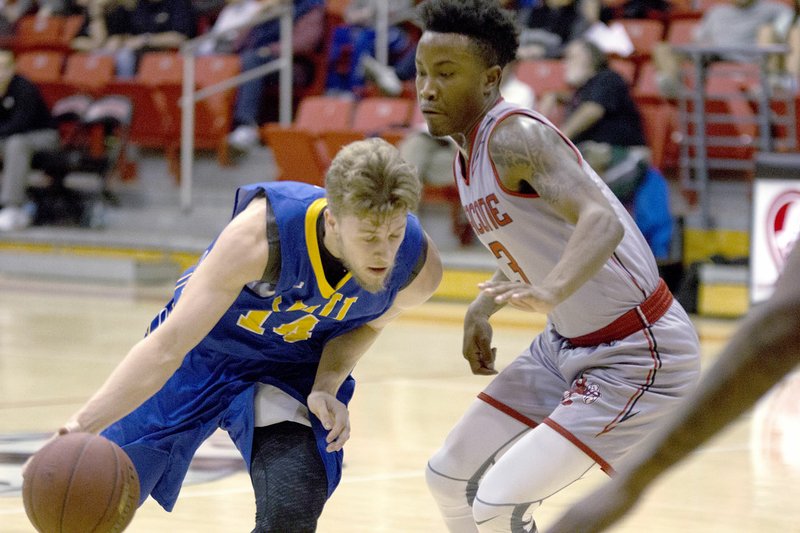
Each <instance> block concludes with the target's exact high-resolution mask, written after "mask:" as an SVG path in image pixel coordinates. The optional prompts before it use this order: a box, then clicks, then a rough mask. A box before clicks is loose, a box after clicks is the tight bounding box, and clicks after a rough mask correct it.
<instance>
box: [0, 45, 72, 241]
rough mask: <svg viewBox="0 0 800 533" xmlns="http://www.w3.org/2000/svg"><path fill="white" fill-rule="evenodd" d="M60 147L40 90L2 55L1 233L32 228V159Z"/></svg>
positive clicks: (8, 54)
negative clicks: (29, 193) (29, 184)
mask: <svg viewBox="0 0 800 533" xmlns="http://www.w3.org/2000/svg"><path fill="white" fill-rule="evenodd" d="M58 145H59V135H58V131H57V130H56V129H55V127H54V122H53V118H52V116H51V115H50V111H49V109H48V108H47V105H46V104H45V102H44V99H43V98H42V95H41V94H40V93H39V89H38V88H37V87H36V85H34V84H33V83H31V82H30V81H28V80H27V79H25V78H24V77H22V76H20V75H19V74H16V73H15V62H14V55H13V54H12V53H11V52H9V51H5V50H3V51H0V149H1V151H2V157H3V174H2V182H0V206H2V208H0V231H13V230H16V229H21V228H25V227H27V226H29V225H30V224H31V220H32V213H31V212H29V211H28V210H26V209H25V204H26V202H27V198H26V196H25V186H26V185H27V178H28V174H29V173H30V170H31V157H32V156H33V153H34V152H35V151H37V150H49V149H55V148H57V147H58Z"/></svg>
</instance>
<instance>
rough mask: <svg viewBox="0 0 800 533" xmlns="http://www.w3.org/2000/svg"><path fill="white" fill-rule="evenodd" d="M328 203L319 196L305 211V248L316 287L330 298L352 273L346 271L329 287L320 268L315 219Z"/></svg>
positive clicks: (325, 296) (320, 260) (320, 261)
mask: <svg viewBox="0 0 800 533" xmlns="http://www.w3.org/2000/svg"><path fill="white" fill-rule="evenodd" d="M326 205H328V200H326V199H325V198H319V199H317V200H315V201H314V202H313V203H312V204H311V205H310V206H308V210H307V211H306V225H305V226H306V248H308V257H309V259H310V260H311V266H312V268H313V269H314V277H315V278H316V280H317V287H319V292H320V294H322V296H323V297H324V298H330V297H331V296H333V293H334V292H336V291H337V290H339V289H340V288H342V287H343V286H344V284H345V283H347V282H348V281H349V280H350V277H351V276H352V274H351V273H350V272H348V273H347V274H345V276H344V277H343V278H342V279H341V281H339V284H338V285H336V288H333V287H331V285H330V283H328V280H327V279H326V278H325V271H324V270H323V269H322V257H321V256H320V251H319V239H318V237H317V219H318V218H319V216H320V214H321V213H322V210H323V209H324V208H325V206H326Z"/></svg>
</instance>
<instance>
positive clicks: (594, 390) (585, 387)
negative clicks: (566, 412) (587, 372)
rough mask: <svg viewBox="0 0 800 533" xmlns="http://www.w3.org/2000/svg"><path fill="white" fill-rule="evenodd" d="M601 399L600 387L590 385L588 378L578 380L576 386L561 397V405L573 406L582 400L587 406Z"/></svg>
mask: <svg viewBox="0 0 800 533" xmlns="http://www.w3.org/2000/svg"><path fill="white" fill-rule="evenodd" d="M599 397H600V387H599V386H598V385H596V384H594V383H589V381H588V380H587V379H586V378H578V379H576V380H575V384H574V385H573V386H572V388H571V389H570V390H568V391H564V394H563V396H562V397H561V405H572V402H574V401H575V400H578V399H580V401H582V402H583V403H585V404H590V403H594V401H595V400H597V399H598V398H599Z"/></svg>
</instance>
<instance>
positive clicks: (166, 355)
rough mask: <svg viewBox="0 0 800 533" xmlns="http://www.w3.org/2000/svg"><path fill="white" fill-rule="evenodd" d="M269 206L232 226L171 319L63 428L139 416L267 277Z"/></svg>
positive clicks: (252, 209) (93, 428)
mask: <svg viewBox="0 0 800 533" xmlns="http://www.w3.org/2000/svg"><path fill="white" fill-rule="evenodd" d="M265 202H266V201H265V200H261V201H258V200H254V202H253V204H251V205H250V206H248V207H247V208H246V209H245V211H244V212H242V213H241V214H240V215H238V216H237V217H236V218H235V219H233V220H232V221H231V222H230V223H229V224H228V226H227V227H226V228H225V229H224V230H223V231H222V233H221V234H220V236H219V238H218V239H217V241H216V243H215V245H214V247H213V249H212V250H211V251H210V253H209V254H208V255H207V256H206V257H205V258H204V259H203V261H202V262H201V263H200V264H199V265H198V266H197V268H196V270H195V271H194V273H193V274H192V276H191V278H190V280H189V282H188V283H187V285H186V287H184V290H183V293H182V294H181V298H180V300H178V303H177V304H176V305H175V308H174V309H173V311H172V313H171V314H170V315H169V317H167V319H166V320H165V321H164V322H163V323H162V324H161V325H160V326H159V327H158V328H156V329H155V330H154V331H153V332H152V333H151V334H150V335H148V336H147V337H145V338H143V339H142V340H140V341H139V342H138V343H136V345H134V346H133V348H132V349H131V350H130V351H129V352H128V354H127V355H126V356H125V358H124V359H123V360H122V361H121V362H120V364H119V365H118V366H117V367H116V368H115V369H114V371H113V372H112V373H111V375H110V376H109V377H108V379H107V380H106V382H105V383H104V384H103V385H102V386H101V387H100V389H99V390H98V391H97V392H96V393H95V394H94V395H93V396H92V397H91V398H90V399H89V401H88V402H87V403H86V404H85V405H84V406H83V407H82V408H81V409H80V410H79V411H78V412H77V413H76V414H75V415H74V416H73V417H72V418H71V419H70V420H69V422H67V424H66V425H65V427H64V428H62V429H65V430H67V431H88V432H99V431H101V430H103V429H104V428H105V427H107V426H108V425H110V424H112V423H113V422H115V421H117V420H119V419H120V418H122V417H123V416H125V415H127V414H128V413H130V412H131V411H133V410H134V409H135V408H136V407H138V406H139V405H140V404H141V403H142V402H144V401H145V400H147V399H148V398H149V397H150V396H152V395H153V394H154V393H155V392H157V391H158V390H159V389H160V388H161V387H162V386H163V385H164V383H165V382H166V381H167V379H169V377H170V376H171V375H172V374H173V373H174V372H175V370H176V369H177V368H178V367H179V366H180V364H181V362H182V361H183V358H184V357H185V355H186V353H188V352H189V350H191V349H192V348H194V346H195V345H197V344H198V343H199V342H200V341H201V340H202V339H203V337H205V336H206V335H207V334H208V332H209V331H211V328H212V327H213V326H214V325H215V324H216V323H217V321H218V320H219V319H220V317H222V315H223V313H224V312H225V310H226V309H228V307H230V305H231V304H232V303H233V301H234V300H235V299H236V297H237V296H238V294H239V293H240V292H241V290H242V287H243V286H244V285H245V284H246V283H248V282H250V281H253V280H255V279H259V278H260V277H261V275H262V274H263V272H264V268H265V266H266V262H267V254H268V245H267V240H266V231H265V230H266V222H265V221H266V214H265V209H266V203H265ZM62 432H63V431H62Z"/></svg>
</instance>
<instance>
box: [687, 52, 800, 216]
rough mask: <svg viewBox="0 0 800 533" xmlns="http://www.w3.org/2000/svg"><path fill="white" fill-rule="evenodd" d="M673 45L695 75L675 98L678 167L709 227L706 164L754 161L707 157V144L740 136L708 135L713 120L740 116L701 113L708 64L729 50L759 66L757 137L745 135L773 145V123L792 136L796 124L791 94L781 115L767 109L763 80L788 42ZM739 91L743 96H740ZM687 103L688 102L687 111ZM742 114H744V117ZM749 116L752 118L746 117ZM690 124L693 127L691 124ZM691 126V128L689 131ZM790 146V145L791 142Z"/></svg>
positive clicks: (729, 142) (762, 145) (740, 165)
mask: <svg viewBox="0 0 800 533" xmlns="http://www.w3.org/2000/svg"><path fill="white" fill-rule="evenodd" d="M675 49H676V51H678V52H680V53H682V54H683V55H685V56H686V57H687V58H688V59H689V60H690V61H691V63H692V72H693V75H694V79H693V80H692V82H691V83H692V84H693V87H692V88H689V87H687V86H688V85H689V83H684V88H683V90H682V91H681V93H680V98H679V110H680V113H679V117H680V133H681V142H680V152H681V153H680V172H681V181H682V185H683V186H684V187H685V188H686V189H689V190H694V191H695V192H696V193H697V197H698V201H699V204H700V210H701V218H702V224H703V226H704V227H712V226H713V224H714V223H713V220H712V217H711V208H710V199H709V197H708V180H709V172H708V171H709V168H725V169H738V170H749V169H751V167H753V166H754V162H752V161H741V160H731V159H724V158H710V157H709V156H708V150H709V148H712V147H726V146H727V147H732V146H742V143H743V141H742V139H736V138H726V137H714V138H711V137H709V136H708V135H707V132H706V126H707V125H708V124H709V123H710V122H714V123H718V124H719V123H736V122H737V121H739V120H741V119H739V118H736V117H721V116H718V115H711V114H708V113H706V100H707V96H708V95H707V94H706V79H707V69H708V68H709V67H710V66H711V64H712V63H714V62H715V61H719V60H720V59H719V58H720V57H725V56H727V55H733V54H735V55H736V56H739V57H743V58H749V60H750V62H751V63H752V64H756V65H758V68H759V90H758V91H757V108H758V110H757V113H756V116H755V122H756V126H757V128H758V139H749V140H748V144H751V145H753V146H754V147H756V148H757V149H758V150H760V151H762V152H769V151H771V150H772V149H773V148H774V139H773V138H772V136H771V126H772V125H782V126H784V127H787V129H788V130H789V133H788V134H787V137H788V139H789V140H790V142H791V143H793V142H794V139H795V138H796V136H795V128H796V124H795V122H794V97H793V96H787V98H786V102H787V113H786V115H787V118H786V119H780V118H778V117H776V116H775V114H774V113H773V112H772V110H771V107H770V104H771V101H772V95H771V94H770V88H769V83H768V73H767V62H768V59H769V58H770V57H771V56H774V55H776V54H784V53H785V52H786V51H787V47H786V46H784V45H768V46H709V45H702V44H687V45H681V46H676V47H675ZM740 97H743V96H740ZM689 103H691V104H692V109H691V111H690V110H689ZM745 120H747V119H745ZM751 122H752V120H751ZM691 126H693V128H691ZM692 129H693V131H691V130H692ZM791 147H792V148H794V146H793V145H792V146H791Z"/></svg>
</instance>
